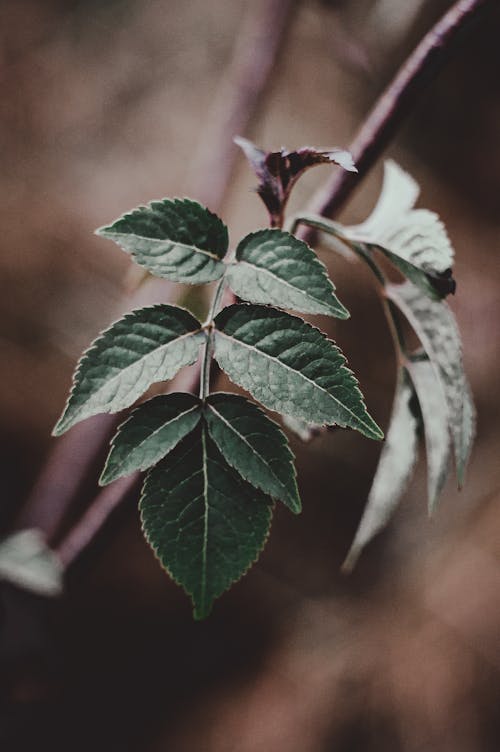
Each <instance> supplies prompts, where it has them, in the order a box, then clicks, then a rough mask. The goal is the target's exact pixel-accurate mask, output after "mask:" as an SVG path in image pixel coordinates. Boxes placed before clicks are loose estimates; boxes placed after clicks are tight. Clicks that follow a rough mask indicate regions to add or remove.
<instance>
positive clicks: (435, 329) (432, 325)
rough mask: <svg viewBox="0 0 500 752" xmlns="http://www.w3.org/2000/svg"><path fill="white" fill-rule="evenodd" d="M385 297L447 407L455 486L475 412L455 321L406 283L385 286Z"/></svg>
mask: <svg viewBox="0 0 500 752" xmlns="http://www.w3.org/2000/svg"><path fill="white" fill-rule="evenodd" d="M386 294H387V296H388V297H389V299H390V300H392V301H393V303H395V304H396V305H397V306H398V308H399V309H400V310H401V312H402V313H403V314H404V315H405V316H406V318H407V319H408V321H409V322H410V324H411V326H412V327H413V328H414V330H415V332H416V334H417V336H418V338H419V339H420V341H421V343H422V345H423V347H424V349H425V351H426V353H427V355H428V357H429V360H430V361H431V363H432V364H433V366H434V368H435V371H436V375H437V377H438V380H439V382H440V384H441V387H442V389H443V393H444V396H445V399H446V403H447V406H448V424H449V426H450V431H451V435H452V438H453V444H454V448H455V462H456V466H457V476H458V482H459V485H462V484H463V481H464V475H465V468H466V465H467V461H468V459H469V455H470V451H471V448H472V443H473V441H474V435H475V410H474V404H473V402H472V397H471V394H470V388H469V385H468V383H467V378H466V376H465V372H464V366H463V361H462V344H461V341H460V333H459V331H458V327H457V324H456V321H455V318H454V316H453V314H452V312H451V310H450V308H449V307H448V306H447V304H446V303H445V302H444V301H437V300H430V299H429V298H427V297H424V296H423V295H422V294H421V293H420V291H419V290H418V288H416V287H415V286H414V285H412V284H411V283H410V282H406V283H405V284H404V285H388V287H387V288H386Z"/></svg>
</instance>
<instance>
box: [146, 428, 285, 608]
mask: <svg viewBox="0 0 500 752" xmlns="http://www.w3.org/2000/svg"><path fill="white" fill-rule="evenodd" d="M188 435H189V434H188ZM202 435H204V432H203V434H202ZM185 438H186V437H185ZM204 453H205V449H204ZM228 466H229V467H230V465H229V463H228ZM153 469H154V468H150V469H149V471H148V472H147V474H146V477H145V479H144V482H143V484H142V489H141V496H140V499H139V516H140V521H141V531H142V534H143V535H144V539H145V541H146V543H147V544H148V546H149V547H150V549H151V550H152V552H153V554H154V556H155V558H156V560H157V561H158V562H159V564H160V566H161V568H162V569H163V571H164V572H166V574H167V575H168V576H169V577H170V579H171V580H172V581H173V582H175V584H176V585H178V586H179V587H180V588H181V589H182V590H183V591H184V592H185V593H186V595H187V596H188V597H189V598H190V600H191V603H192V604H193V616H194V619H195V620H196V621H201V620H203V619H206V618H207V616H209V615H210V612H211V609H212V606H213V603H214V601H215V600H218V599H219V598H220V597H222V595H224V593H227V592H228V591H229V590H230V589H231V588H232V586H233V585H234V584H236V583H237V582H239V581H240V580H241V579H243V577H244V576H245V575H246V574H247V572H249V571H250V569H251V568H252V567H253V566H254V564H256V562H257V561H258V560H259V558H260V556H261V554H262V551H263V550H264V548H265V546H266V543H267V541H268V539H269V535H270V533H271V526H272V521H273V512H274V506H275V505H274V502H273V499H272V497H270V496H269V495H268V494H265V495H266V496H267V498H268V499H269V500H270V502H271V503H270V504H269V505H268V510H269V525H268V528H267V532H266V535H265V537H264V538H263V540H262V545H261V546H260V548H259V549H258V551H256V554H255V558H254V559H252V561H250V562H249V563H248V565H247V566H246V567H245V569H243V570H242V571H241V572H240V574H239V575H238V576H237V577H234V579H232V580H231V582H228V584H227V587H226V588H224V590H222V592H221V593H219V594H218V595H217V596H216V597H215V598H214V599H213V600H212V602H211V604H210V607H209V608H208V610H205V611H203V612H200V611H199V610H198V609H197V607H196V604H195V602H194V596H193V593H191V592H190V591H189V589H188V588H187V587H186V586H185V585H184V584H183V583H182V582H180V581H179V580H178V579H177V577H175V575H174V574H173V573H172V572H171V570H170V568H169V566H168V565H167V564H166V563H165V562H164V561H163V559H162V557H161V555H160V553H159V551H158V547H157V546H155V545H153V543H151V542H150V540H149V539H148V536H147V533H146V528H145V520H144V517H143V512H142V509H141V508H140V505H141V502H142V500H143V498H144V488H145V485H146V483H147V480H148V476H149V473H150V472H151V471H152V470H153ZM231 470H233V468H231ZM233 472H234V471H233ZM245 482H246V481H245ZM249 485H250V484H249ZM205 506H206V502H205ZM205 517H206V515H205Z"/></svg>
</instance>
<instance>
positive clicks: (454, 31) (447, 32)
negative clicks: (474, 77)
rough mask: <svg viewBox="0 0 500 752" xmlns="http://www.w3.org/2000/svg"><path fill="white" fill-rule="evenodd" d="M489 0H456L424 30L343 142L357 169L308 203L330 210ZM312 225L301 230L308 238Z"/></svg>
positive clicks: (341, 199) (322, 210)
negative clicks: (351, 137) (353, 132)
mask: <svg viewBox="0 0 500 752" xmlns="http://www.w3.org/2000/svg"><path fill="white" fill-rule="evenodd" d="M494 4H495V0H459V2H456V3H455V4H454V5H452V7H451V8H450V9H449V10H448V11H447V12H446V13H445V14H444V16H442V18H441V19H440V20H439V21H438V22H437V23H436V24H435V25H434V26H433V27H432V29H431V30H430V31H429V32H427V34H426V35H425V36H424V38H423V39H422V41H421V42H420V43H419V44H418V45H417V47H416V48H415V50H414V51H413V52H412V53H411V55H410V56H409V57H408V59H407V60H406V62H405V63H404V64H403V65H402V66H401V68H400V69H399V71H398V72H397V74H396V76H395V77H394V78H393V80H392V81H391V83H390V84H389V85H388V86H387V88H386V89H385V90H384V91H383V93H382V94H381V96H380V97H379V98H378V100H377V101H376V103H375V105H374V107H373V108H372V110H371V112H370V113H369V114H368V116H367V118H366V119H365V121H364V123H363V125H362V126H361V128H360V130H359V131H358V133H357V135H356V136H355V138H354V141H353V142H352V143H351V145H350V147H349V151H350V152H351V154H352V156H353V159H354V162H355V164H356V167H357V168H358V172H357V173H355V172H347V171H346V170H338V171H335V173H334V174H333V175H332V177H331V179H330V180H328V181H327V182H326V183H325V185H324V186H323V187H322V188H320V190H319V191H318V192H317V193H316V194H315V196H313V198H312V200H311V202H310V204H309V206H308V209H309V210H310V211H311V212H313V213H314V214H322V215H324V216H327V217H332V216H334V215H335V214H336V213H337V212H338V211H339V209H340V208H341V207H342V206H343V204H344V203H345V201H346V200H347V199H348V198H349V196H350V195H351V193H352V191H353V189H354V188H355V187H356V185H357V184H358V181H359V180H361V179H362V178H363V177H364V176H365V175H366V174H367V172H368V171H369V169H370V168H371V167H372V165H373V164H374V163H375V161H376V160H377V159H378V157H379V156H380V154H381V153H382V152H383V150H384V149H385V147H386V146H387V145H388V143H389V142H390V140H391V138H392V137H393V135H394V134H395V132H396V130H397V128H398V127H399V126H400V125H401V123H402V121H403V120H404V119H405V117H406V116H407V115H408V114H409V113H410V112H411V110H412V108H413V106H414V104H415V101H416V100H417V99H418V97H419V95H420V94H421V93H422V91H423V90H424V88H425V87H426V86H427V84H428V83H429V82H430V81H431V80H432V79H433V78H434V77H435V76H436V75H437V74H438V73H439V71H440V70H441V68H442V67H443V64H444V63H445V62H446V60H447V58H448V56H449V54H450V52H451V50H452V48H453V46H454V44H455V43H456V42H457V40H458V38H459V36H460V34H461V33H462V32H463V30H464V28H465V27H466V26H467V25H468V24H469V23H470V22H471V21H472V20H473V19H474V18H475V17H476V16H477V15H478V13H479V11H481V10H482V9H484V8H486V6H493V5H494ZM313 235H314V229H313V228H309V229H307V230H306V231H305V232H304V234H303V235H302V237H303V239H304V240H309V241H311V239H312V237H313Z"/></svg>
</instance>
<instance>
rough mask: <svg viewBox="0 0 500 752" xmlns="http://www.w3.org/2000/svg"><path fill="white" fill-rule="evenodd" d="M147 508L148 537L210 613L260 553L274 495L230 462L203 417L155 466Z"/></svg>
mask: <svg viewBox="0 0 500 752" xmlns="http://www.w3.org/2000/svg"><path fill="white" fill-rule="evenodd" d="M140 510H141V519H142V524H143V530H144V534H145V536H146V539H147V541H148V542H149V544H150V545H151V547H152V548H153V550H154V551H155V553H156V555H157V557H158V558H159V560H160V562H161V564H162V566H163V567H164V568H165V569H166V570H167V572H168V573H169V574H170V575H171V576H172V577H173V579H174V580H175V581H176V582H178V583H179V584H180V585H182V587H183V588H184V590H185V591H186V592H187V593H188V595H190V596H191V599H192V601H193V604H194V615H195V618H197V619H203V618H205V617H206V616H208V614H209V612H210V609H211V606H212V603H213V601H214V599H215V598H217V597H218V596H219V595H221V594H222V593H223V592H224V591H225V590H226V589H227V588H228V587H229V586H230V585H231V584H232V583H233V582H235V581H236V580H238V579H239V578H240V577H241V576H242V575H243V574H244V573H245V572H246V571H247V569H248V568H249V567H250V566H251V564H252V563H253V562H254V561H255V560H256V559H257V557H258V555H259V553H260V551H261V550H262V548H263V546H264V543H265V541H266V538H267V535H268V532H269V526H270V524H271V516H272V500H271V499H270V498H269V497H268V496H265V495H264V494H263V493H262V492H261V491H258V490H257V489H255V488H254V487H253V486H251V485H250V484H249V483H246V482H245V481H244V480H243V479H242V478H241V476H240V475H239V474H238V473H237V472H236V471H235V470H233V468H232V467H230V465H228V463H227V462H226V460H225V459H224V457H223V456H222V454H221V453H220V452H219V450H218V449H217V447H216V445H215V443H214V442H213V440H212V439H211V438H210V436H209V435H208V430H207V427H206V425H204V424H203V423H202V424H201V425H199V426H198V427H197V428H195V429H194V431H193V432H192V433H191V434H189V436H187V437H186V438H185V439H184V441H182V442H181V444H179V445H178V446H177V447H176V448H175V449H174V450H173V451H172V452H171V453H170V454H169V455H168V456H167V457H165V458H164V459H163V460H161V462H160V463H159V464H158V465H156V467H154V468H153V469H152V470H150V471H149V472H148V475H147V476H146V481H145V483H144V487H143V491H142V496H141V500H140Z"/></svg>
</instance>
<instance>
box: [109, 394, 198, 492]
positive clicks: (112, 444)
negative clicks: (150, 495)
mask: <svg viewBox="0 0 500 752" xmlns="http://www.w3.org/2000/svg"><path fill="white" fill-rule="evenodd" d="M174 393H175V394H179V392H174ZM186 394H187V392H186ZM155 399H156V397H152V398H151V399H150V400H146V401H145V402H142V403H141V404H140V405H139V406H138V407H136V408H135V409H134V410H132V412H131V413H130V415H129V416H128V417H127V419H126V420H124V421H123V423H120V425H119V426H118V428H117V429H116V432H115V434H114V436H113V438H112V439H111V442H110V445H109V453H108V456H107V458H106V463H105V465H104V468H103V471H102V473H101V475H100V478H99V485H100V486H107V485H108V483H112V482H113V481H115V480H118V478H122V477H123V476H127V475H131V474H132V473H133V472H136V471H141V472H142V471H144V470H147V469H148V468H150V467H152V465H156V464H157V463H158V462H160V460H162V459H163V458H164V457H166V455H167V454H168V453H169V452H171V451H172V450H173V449H175V447H176V446H177V444H179V443H180V442H181V441H182V439H185V438H186V436H188V434H189V433H190V431H188V433H186V434H184V436H181V438H180V439H179V440H178V441H177V443H176V444H174V445H173V446H172V447H170V449H169V450H168V452H166V453H165V454H163V455H162V456H161V457H158V459H157V460H156V461H155V462H154V463H152V465H150V464H144V463H143V464H142V465H140V466H139V467H137V468H135V470H130V471H127V472H126V473H122V472H119V474H118V475H117V474H116V473H115V474H113V475H112V477H110V478H108V477H106V470H107V469H108V464H109V460H110V459H111V453H112V452H113V449H114V448H115V447H116V442H117V441H118V439H119V437H120V435H121V434H122V433H123V430H124V428H125V426H126V425H127V424H128V423H129V422H130V421H131V420H132V419H133V418H134V417H135V415H136V413H137V412H138V410H140V409H141V407H143V405H146V404H148V403H149V402H153V400H155ZM197 410H198V411H199V413H200V416H199V419H198V422H199V420H200V419H201V417H202V407H201V403H198V404H196V405H193V407H190V408H189V410H184V411H183V412H181V413H179V414H178V415H176V417H175V418H172V420H169V421H166V422H164V423H162V424H161V425H160V426H158V428H156V429H155V430H154V431H152V432H151V433H150V434H148V436H146V438H145V439H143V440H142V441H141V442H140V443H139V444H137V445H136V446H134V451H136V450H137V449H138V448H139V447H141V446H142V445H143V444H145V443H146V442H147V441H149V440H150V439H151V438H152V437H153V436H154V435H155V434H157V433H159V432H160V431H162V430H163V429H164V428H165V426H166V425H167V424H171V423H175V422H176V421H178V420H180V419H181V418H184V417H185V416H186V415H189V413H192V412H195V411H197ZM197 425H198V423H195V425H194V426H193V427H192V429H191V430H193V429H194V428H196V426H197ZM122 466H123V463H122V464H121V467H122Z"/></svg>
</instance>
